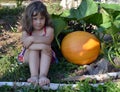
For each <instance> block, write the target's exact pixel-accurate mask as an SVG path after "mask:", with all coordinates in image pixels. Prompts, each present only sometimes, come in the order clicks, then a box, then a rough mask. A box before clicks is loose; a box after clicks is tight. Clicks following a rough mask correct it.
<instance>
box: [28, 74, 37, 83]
mask: <svg viewBox="0 0 120 92" xmlns="http://www.w3.org/2000/svg"><path fill="white" fill-rule="evenodd" d="M27 82H29V83H33V84H38V77H37V76H33V77H30V78H29V79H28V80H27Z"/></svg>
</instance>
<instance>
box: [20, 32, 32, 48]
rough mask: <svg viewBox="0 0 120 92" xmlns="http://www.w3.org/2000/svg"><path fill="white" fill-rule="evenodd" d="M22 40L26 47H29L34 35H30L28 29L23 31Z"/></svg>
mask: <svg viewBox="0 0 120 92" xmlns="http://www.w3.org/2000/svg"><path fill="white" fill-rule="evenodd" d="M21 42H22V44H23V46H24V47H25V48H28V47H29V46H30V45H31V44H32V43H33V37H32V36H29V35H28V34H27V33H26V31H23V32H22V36H21Z"/></svg>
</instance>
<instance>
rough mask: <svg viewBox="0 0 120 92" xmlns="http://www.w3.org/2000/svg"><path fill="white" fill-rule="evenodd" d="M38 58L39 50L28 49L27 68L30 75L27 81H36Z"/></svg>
mask: <svg viewBox="0 0 120 92" xmlns="http://www.w3.org/2000/svg"><path fill="white" fill-rule="evenodd" d="M39 58H40V56H39V51H37V50H29V68H30V73H31V77H30V78H29V79H28V80H27V81H28V82H31V83H38V70H39V61H40V59H39Z"/></svg>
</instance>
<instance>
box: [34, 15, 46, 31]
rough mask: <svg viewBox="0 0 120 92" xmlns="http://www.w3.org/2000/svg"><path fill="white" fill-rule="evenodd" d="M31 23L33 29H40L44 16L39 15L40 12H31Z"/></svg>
mask: <svg viewBox="0 0 120 92" xmlns="http://www.w3.org/2000/svg"><path fill="white" fill-rule="evenodd" d="M32 24H33V29H34V30H36V31H40V30H41V29H42V28H43V27H44V25H45V17H44V16H41V14H40V13H38V14H37V15H36V14H34V13H33V17H32Z"/></svg>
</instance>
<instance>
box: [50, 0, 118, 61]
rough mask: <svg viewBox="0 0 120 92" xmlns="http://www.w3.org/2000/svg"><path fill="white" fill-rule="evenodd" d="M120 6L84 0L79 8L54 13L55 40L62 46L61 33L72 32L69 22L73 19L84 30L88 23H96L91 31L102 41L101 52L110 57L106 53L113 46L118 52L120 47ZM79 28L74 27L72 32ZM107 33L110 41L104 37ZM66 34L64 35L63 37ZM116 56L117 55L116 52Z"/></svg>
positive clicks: (114, 50)
mask: <svg viewBox="0 0 120 92" xmlns="http://www.w3.org/2000/svg"><path fill="white" fill-rule="evenodd" d="M119 8H120V5H119V4H102V3H95V2H94V1H93V0H82V2H81V4H80V5H79V7H78V8H77V9H70V10H65V11H63V12H62V13H61V14H56V15H55V14H54V15H52V18H53V20H56V21H53V23H54V24H55V40H56V42H57V45H58V47H59V48H60V44H61V41H62V39H61V38H59V37H60V36H61V35H64V36H65V35H66V34H67V33H66V32H68V33H69V32H70V31H69V30H70V27H69V22H70V21H73V22H74V24H75V25H74V26H76V25H79V26H81V27H82V28H81V29H82V30H83V31H87V29H86V27H87V25H88V24H92V25H95V26H96V29H92V30H91V31H92V32H93V33H94V34H95V35H96V36H97V37H98V38H99V39H100V41H101V50H103V51H101V52H102V53H101V54H103V55H104V56H107V57H108V55H106V54H110V53H109V52H108V51H109V49H110V48H111V47H112V48H113V50H112V52H114V53H116V50H117V49H119V48H120V40H119V38H120V9H119ZM56 18H57V19H58V20H57V19H56ZM65 24H66V25H65ZM73 28H74V27H73ZM81 29H77V30H81ZM77 30H75V29H72V30H71V32H72V31H77ZM64 33H66V34H64ZM106 34H108V35H109V36H110V37H111V38H112V41H111V42H110V43H108V41H105V40H104V39H103V38H104V37H105V35H106ZM101 35H102V36H101ZM64 36H62V38H63V37H64ZM103 44H104V45H103ZM105 46H106V47H105ZM117 52H118V57H120V52H119V51H118V50H117ZM109 56H110V55H109ZM114 57H116V55H115V54H114ZM114 57H109V58H108V59H109V60H110V59H111V60H113V59H114ZM112 62H113V61H112Z"/></svg>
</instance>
